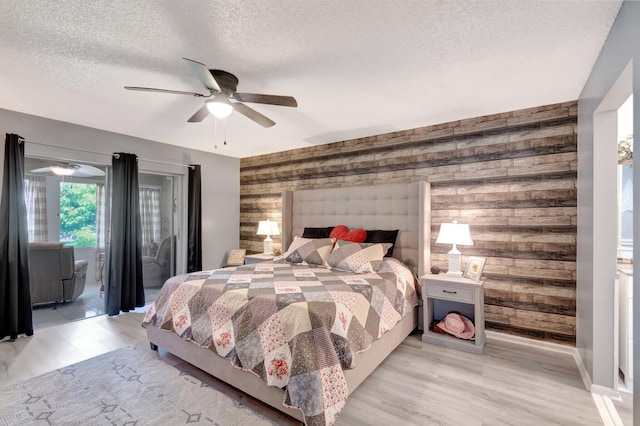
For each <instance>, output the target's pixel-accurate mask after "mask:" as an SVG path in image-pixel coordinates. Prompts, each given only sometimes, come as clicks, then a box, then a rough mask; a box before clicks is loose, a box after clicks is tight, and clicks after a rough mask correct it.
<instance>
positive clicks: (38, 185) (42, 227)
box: [25, 176, 49, 243]
mask: <svg viewBox="0 0 640 426" xmlns="http://www.w3.org/2000/svg"><path fill="white" fill-rule="evenodd" d="M25 185H26V188H25V204H26V207H27V229H28V230H29V242H31V243H42V242H46V241H48V240H49V227H48V224H47V180H46V178H45V177H44V176H28V177H27V178H26V179H25Z"/></svg>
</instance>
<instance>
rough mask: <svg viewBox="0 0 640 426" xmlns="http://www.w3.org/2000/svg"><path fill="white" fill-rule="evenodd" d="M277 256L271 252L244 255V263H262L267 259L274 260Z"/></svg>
mask: <svg viewBox="0 0 640 426" xmlns="http://www.w3.org/2000/svg"><path fill="white" fill-rule="evenodd" d="M274 257H275V256H272V255H270V254H264V253H258V254H248V255H246V256H245V257H244V264H245V265H249V264H251V263H260V262H265V261H267V260H273V258H274Z"/></svg>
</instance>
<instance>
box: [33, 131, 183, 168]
mask: <svg viewBox="0 0 640 426" xmlns="http://www.w3.org/2000/svg"><path fill="white" fill-rule="evenodd" d="M23 140H24V139H23ZM24 141H25V142H26V143H32V144H34V145H42V146H50V147H52V148H62V149H70V150H73V151H82V152H88V153H89V154H100V155H108V156H110V157H111V156H113V157H114V158H120V154H118V153H116V152H114V153H109V152H100V151H91V150H89V149H82V148H70V147H67V146H60V145H53V144H50V143H44V142H34V141H28V140H24ZM138 160H142V161H148V162H151V163H160V164H167V165H169V166H178V167H188V168H190V169H191V170H193V169H195V165H193V164H183V163H172V162H170V161H162V160H151V159H149V158H139V157H138Z"/></svg>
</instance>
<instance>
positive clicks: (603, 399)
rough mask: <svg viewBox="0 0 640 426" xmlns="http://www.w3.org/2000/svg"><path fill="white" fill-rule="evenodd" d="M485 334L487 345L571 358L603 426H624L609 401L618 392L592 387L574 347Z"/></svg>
mask: <svg viewBox="0 0 640 426" xmlns="http://www.w3.org/2000/svg"><path fill="white" fill-rule="evenodd" d="M485 334H486V338H487V343H490V342H491V341H494V342H508V343H514V344H517V345H523V346H528V347H532V348H537V349H541V350H544V351H548V352H555V353H560V354H563V355H569V356H571V357H573V361H574V362H575V363H576V367H578V372H579V373H580V377H581V378H582V383H583V385H584V388H585V390H586V391H587V392H589V393H590V394H591V397H592V398H593V401H594V403H595V405H596V409H597V410H598V413H599V414H600V418H601V419H602V422H603V424H604V425H605V426H624V425H623V424H622V420H621V419H620V415H619V414H618V411H617V410H616V407H615V405H613V401H611V398H612V397H614V398H616V397H618V398H619V397H620V394H619V392H618V391H617V390H615V389H612V388H608V387H605V386H600V385H594V384H593V383H592V382H591V377H589V372H588V371H587V368H586V367H585V365H584V362H583V361H582V357H581V356H580V352H579V351H578V349H577V348H576V347H573V346H565V345H560V344H558V343H551V342H543V341H540V340H534V339H528V338H526V337H520V336H514V335H512V334H507V333H499V332H497V331H486V332H485Z"/></svg>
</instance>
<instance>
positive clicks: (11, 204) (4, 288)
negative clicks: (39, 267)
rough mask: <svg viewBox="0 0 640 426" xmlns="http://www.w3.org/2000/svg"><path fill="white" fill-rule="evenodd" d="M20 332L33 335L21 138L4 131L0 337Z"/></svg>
mask: <svg viewBox="0 0 640 426" xmlns="http://www.w3.org/2000/svg"><path fill="white" fill-rule="evenodd" d="M19 334H26V335H27V336H31V335H32V334H33V321H32V312H31V289H30V287H29V236H28V232H27V208H26V207H25V202H24V140H22V138H21V137H20V136H18V135H13V134H7V136H6V138H5V142H4V174H3V178H2V201H1V202H0V340H2V339H4V338H5V337H7V336H9V338H11V339H16V338H17V337H18V335H19Z"/></svg>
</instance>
